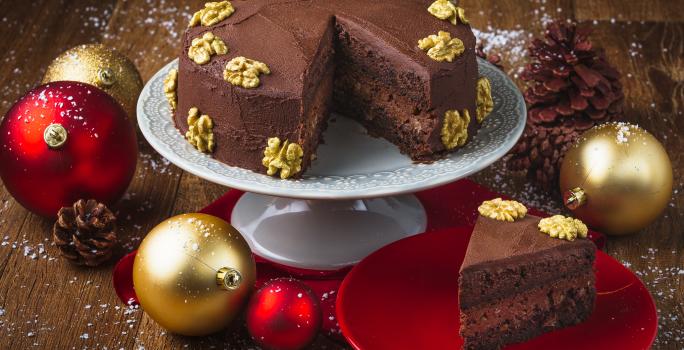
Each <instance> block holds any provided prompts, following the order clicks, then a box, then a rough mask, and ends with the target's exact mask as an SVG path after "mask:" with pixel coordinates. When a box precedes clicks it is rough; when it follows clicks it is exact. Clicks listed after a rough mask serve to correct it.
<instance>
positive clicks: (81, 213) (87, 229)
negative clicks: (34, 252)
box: [52, 199, 117, 266]
mask: <svg viewBox="0 0 684 350" xmlns="http://www.w3.org/2000/svg"><path fill="white" fill-rule="evenodd" d="M57 216H58V218H57V222H55V225H54V227H53V233H52V239H53V241H54V242H55V244H56V245H57V247H58V248H59V250H60V252H61V254H62V256H64V257H65V258H67V259H69V260H71V261H72V262H73V263H75V264H77V265H87V266H97V265H100V264H101V263H103V262H105V261H107V260H109V259H110V258H111V256H112V252H113V250H114V247H115V245H116V242H117V238H116V217H115V216H114V214H113V213H112V212H111V211H110V210H109V209H108V208H107V207H106V206H105V205H104V204H102V203H98V202H97V201H95V200H92V199H91V200H88V201H85V200H82V199H81V200H79V201H78V202H76V203H74V205H73V206H72V207H63V208H62V209H60V210H59V213H58V214H57Z"/></svg>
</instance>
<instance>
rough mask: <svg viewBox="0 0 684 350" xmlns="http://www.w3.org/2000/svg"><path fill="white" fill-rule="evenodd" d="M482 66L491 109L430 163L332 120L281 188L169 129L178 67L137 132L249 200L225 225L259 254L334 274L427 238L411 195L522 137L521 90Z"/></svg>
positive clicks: (476, 166)
mask: <svg viewBox="0 0 684 350" xmlns="http://www.w3.org/2000/svg"><path fill="white" fill-rule="evenodd" d="M478 64H479V71H480V75H483V76H486V77H487V78H489V80H490V83H491V86H492V97H493V99H494V110H493V111H492V113H491V114H490V115H489V116H488V117H487V119H486V120H485V121H484V123H483V125H482V127H481V128H480V130H478V132H477V134H476V135H475V137H474V138H473V139H472V140H470V141H469V142H468V144H466V145H465V146H464V147H462V148H461V149H459V150H457V151H456V152H453V153H451V154H449V155H448V156H447V157H446V158H444V159H440V160H438V161H435V162H433V163H431V164H417V163H413V162H412V161H411V159H409V158H408V157H406V156H404V155H402V154H401V153H399V150H398V149H397V147H396V146H394V145H392V144H390V143H389V142H387V141H385V140H383V139H378V138H373V137H370V136H369V135H368V134H367V132H366V130H365V129H364V128H363V127H362V126H361V125H359V124H358V123H356V122H354V121H353V120H352V119H350V118H345V117H342V116H335V115H333V116H331V118H330V120H329V127H328V129H327V131H326V132H325V134H324V135H323V139H324V140H325V143H324V144H322V145H320V146H319V147H318V150H317V159H316V161H314V163H313V164H312V166H311V168H310V169H308V170H307V172H306V173H305V174H304V176H303V177H302V178H301V179H297V180H280V179H277V178H274V177H270V176H266V175H262V174H257V173H254V172H251V171H248V170H245V169H240V168H235V167H231V166H228V165H226V164H224V163H221V162H219V161H218V160H216V159H214V158H212V157H210V156H207V155H205V154H202V153H200V152H199V151H197V150H196V149H194V148H193V147H192V146H191V145H190V144H189V143H188V142H187V141H186V140H185V139H184V138H183V135H181V133H180V132H178V130H177V129H176V128H175V126H174V123H173V120H172V118H171V113H170V110H169V106H168V103H167V101H166V97H165V95H164V92H163V81H164V77H165V76H166V74H167V73H168V71H169V70H171V69H172V68H175V67H177V61H174V62H171V63H169V64H168V65H166V66H165V67H164V68H162V69H161V70H160V71H159V72H157V73H156V74H155V75H154V76H153V77H152V78H151V79H150V81H149V82H148V83H147V84H146V85H145V87H144V88H143V91H142V93H141V94H140V98H139V100H138V110H137V112H138V125H139V126H140V130H141V131H142V133H143V135H144V136H145V138H146V139H147V141H148V142H149V143H150V145H152V147H153V148H154V149H155V150H157V152H159V153H160V154H161V155H163V156H164V157H166V158H167V159H168V160H169V161H171V162H172V163H173V164H175V165H177V166H178V167H180V168H182V169H183V170H185V171H187V172H189V173H192V174H194V175H197V176H199V177H201V178H204V179H206V180H208V181H211V182H214V183H217V184H221V185H224V186H227V187H230V188H234V189H238V190H242V191H244V192H246V193H245V194H244V195H243V196H242V197H241V198H240V200H239V201H238V203H237V204H236V206H235V208H234V210H233V213H232V218H231V223H232V224H233V226H235V227H236V228H237V229H238V230H239V231H240V232H241V233H242V234H243V235H244V236H245V238H246V239H247V241H248V242H249V244H250V246H251V248H252V250H253V251H254V252H255V253H256V254H258V255H260V256H261V257H264V258H266V259H269V260H271V261H274V262H276V263H280V264H283V265H287V266H292V267H297V268H304V269H311V270H336V269H340V268H342V267H345V266H349V265H352V264H355V263H357V262H358V261H360V260H361V259H363V258H364V257H365V256H367V255H368V254H369V253H371V252H373V251H375V250H377V249H378V248H381V247H383V246H385V245H387V244H389V243H392V242H394V241H396V240H399V239H402V238H404V237H407V236H411V235H415V234H418V233H421V232H424V230H425V227H426V214H425V211H424V210H423V207H422V205H421V203H420V202H419V201H418V199H417V198H416V197H415V196H413V195H412V194H411V193H415V192H418V191H421V190H425V189H429V188H433V187H437V186H440V185H444V184H447V183H450V182H453V181H456V180H458V179H461V178H463V177H466V176H468V175H470V174H473V173H476V172H478V171H480V170H482V169H483V168H485V167H487V166H488V165H490V164H492V163H493V162H495V161H496V160H497V159H499V158H501V157H503V156H504V155H505V154H506V153H507V152H508V151H509V150H510V149H511V148H512V147H513V145H515V143H516V142H517V140H518V138H519V137H520V135H522V132H523V129H524V127H525V116H526V110H525V102H524V100H523V98H522V95H521V94H520V91H519V90H518V89H517V87H516V86H515V84H514V83H513V82H512V81H511V80H510V79H509V78H508V77H507V76H506V75H505V74H503V73H502V72H501V71H500V70H499V69H497V68H496V67H494V66H492V65H491V64H489V63H487V62H486V61H484V60H479V61H478ZM265 83H267V82H265ZM215 123H221V120H215ZM217 142H218V143H220V142H221V140H220V139H219V140H217Z"/></svg>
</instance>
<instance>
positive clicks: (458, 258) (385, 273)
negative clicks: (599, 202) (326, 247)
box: [337, 228, 658, 350]
mask: <svg viewBox="0 0 684 350" xmlns="http://www.w3.org/2000/svg"><path fill="white" fill-rule="evenodd" d="M471 232H472V228H455V229H448V230H441V231H436V232H431V233H425V234H421V235H417V236H413V237H410V238H407V239H404V240H401V241H398V242H395V243H393V244H390V245H388V246H386V247H384V248H382V249H380V250H378V251H377V252H375V253H373V254H372V255H370V256H368V257H367V258H366V259H364V260H363V261H362V262H361V263H359V264H358V265H357V266H356V267H354V269H352V271H351V272H350V273H349V275H348V276H347V277H346V278H345V280H344V282H343V283H342V287H341V288H340V291H339V295H338V297H337V316H338V320H339V323H340V327H341V328H342V332H343V334H344V336H345V337H346V339H347V340H348V341H349V343H350V344H352V346H353V347H354V348H356V349H363V350H375V349H392V350H397V349H459V348H460V347H461V345H462V344H463V341H462V340H461V338H460V337H459V336H458V329H459V308H458V270H459V268H460V266H461V263H462V262H463V257H464V255H465V249H466V247H467V244H468V240H469V238H470V233H471ZM595 269H596V288H597V293H598V295H597V298H596V308H595V310H594V313H593V314H592V315H591V317H590V319H589V320H587V321H586V322H584V323H582V324H580V325H577V326H574V327H570V328H566V329H562V330H559V331H556V332H552V333H548V334H545V335H543V336H540V337H538V338H535V339H533V340H531V341H528V342H526V343H522V344H516V345H513V346H510V347H508V348H507V349H572V350H577V349H622V350H631V349H639V350H641V349H648V348H649V347H650V345H651V344H652V343H653V340H654V339H655V336H656V330H657V327H658V323H657V314H656V309H655V305H654V303H653V298H652V297H651V295H650V294H649V293H648V291H647V290H646V287H644V284H643V283H642V282H641V281H640V280H639V279H638V278H637V277H636V276H635V275H634V274H633V273H632V272H631V271H629V270H628V269H626V268H625V267H624V266H622V264H620V263H619V262H617V261H615V260H614V259H613V258H611V257H610V256H608V255H607V254H605V253H603V252H601V251H598V252H597V255H596V263H595Z"/></svg>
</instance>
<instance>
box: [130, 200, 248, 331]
mask: <svg viewBox="0 0 684 350" xmlns="http://www.w3.org/2000/svg"><path fill="white" fill-rule="evenodd" d="M255 281H256V264H255V262H254V258H253V256H252V252H251V250H250V249H249V245H247V242H246V241H245V239H244V238H243V237H242V236H241V235H240V233H239V232H238V231H237V230H235V229H234V228H233V227H232V226H231V225H230V224H228V223H227V222H225V221H224V220H222V219H220V218H217V217H215V216H211V215H206V214H183V215H178V216H174V217H172V218H170V219H167V220H166V221H164V222H162V223H161V224H159V225H157V227H155V228H154V229H152V231H150V233H148V235H147V237H145V239H144V240H143V242H142V244H141V245H140V248H139V249H138V253H137V254H136V257H135V262H134V263H133V286H134V288H135V293H136V295H137V296H138V299H139V301H140V305H141V306H142V308H143V310H144V311H145V312H146V313H147V314H148V315H149V316H150V317H151V318H152V319H154V320H155V321H156V322H157V323H159V324H160V325H161V326H162V327H164V328H166V329H167V330H169V331H171V332H174V333H178V334H181V335H187V336H202V335H207V334H211V333H215V332H217V331H219V330H221V329H223V328H225V327H226V326H227V325H228V324H229V323H230V322H231V321H232V320H233V319H235V318H236V317H237V316H238V314H239V313H240V312H241V310H242V307H243V306H244V304H245V302H246V300H247V299H248V296H249V295H250V292H251V290H252V288H253V287H254V283H255Z"/></svg>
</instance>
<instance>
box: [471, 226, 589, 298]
mask: <svg viewBox="0 0 684 350" xmlns="http://www.w3.org/2000/svg"><path fill="white" fill-rule="evenodd" d="M539 219H540V218H538V217H535V216H532V215H527V216H526V217H525V218H524V219H522V220H516V221H515V222H511V223H508V222H505V223H504V222H501V221H496V220H492V219H489V218H485V217H482V216H480V217H479V218H478V221H477V224H476V226H475V229H474V231H473V235H472V236H471V241H470V243H469V245H468V250H467V251H466V257H465V259H464V262H463V265H462V266H461V273H460V279H459V303H460V304H461V307H470V306H471V305H474V304H477V303H483V302H487V301H491V300H493V299H496V298H500V297H502V296H505V295H509V294H512V293H521V292H524V291H526V290H529V289H531V288H535V287H537V286H540V285H544V284H547V283H549V282H550V281H553V280H557V279H559V278H563V277H564V276H569V275H574V274H576V273H577V272H580V271H586V270H591V268H592V265H593V261H594V257H595V253H596V247H595V246H594V244H593V243H592V242H591V241H589V240H587V239H578V240H575V241H572V242H569V241H565V240H560V239H554V238H550V237H549V236H548V235H546V234H543V233H541V232H539V229H538V227H537V225H538V223H539Z"/></svg>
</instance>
